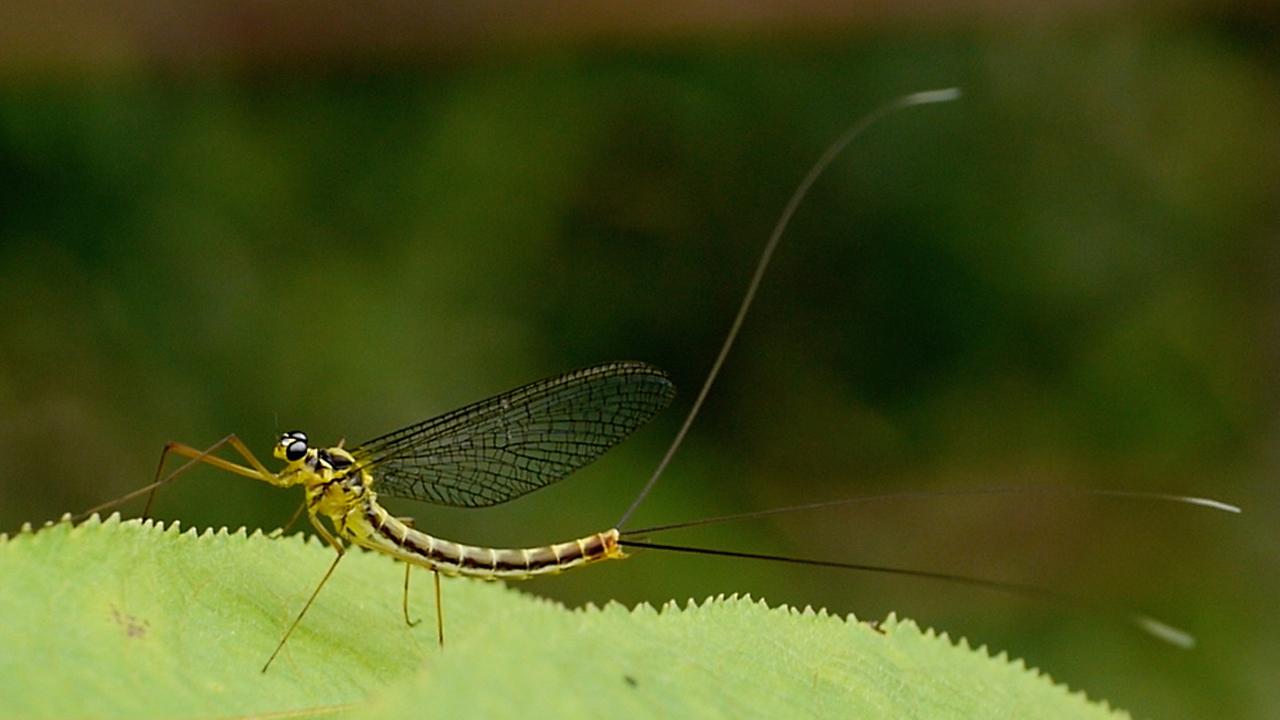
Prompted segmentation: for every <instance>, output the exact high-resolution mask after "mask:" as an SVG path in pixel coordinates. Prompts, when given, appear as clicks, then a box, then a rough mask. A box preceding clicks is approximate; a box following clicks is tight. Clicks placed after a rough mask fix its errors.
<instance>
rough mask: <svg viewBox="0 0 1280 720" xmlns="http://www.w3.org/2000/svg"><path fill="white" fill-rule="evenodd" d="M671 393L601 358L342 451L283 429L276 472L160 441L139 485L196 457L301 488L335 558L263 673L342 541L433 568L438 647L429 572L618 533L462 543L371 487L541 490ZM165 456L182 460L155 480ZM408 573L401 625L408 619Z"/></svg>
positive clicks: (652, 376)
mask: <svg viewBox="0 0 1280 720" xmlns="http://www.w3.org/2000/svg"><path fill="white" fill-rule="evenodd" d="M674 396H675V387H674V386H673V385H672V384H671V381H670V380H669V379H668V378H667V375H666V373H664V372H662V371H661V370H659V369H657V368H655V367H653V366H651V365H647V364H645V363H640V362H615V363H606V364H603V365H596V366H593V367H589V368H584V369H582V370H576V371H574V372H569V373H565V374H563V375H559V376H556V377H553V378H548V379H546V380H541V381H538V382H534V383H530V384H528V385H524V386H522V387H519V388H516V389H515V390H511V391H509V392H506V393H503V394H501V395H497V396H495V397H492V398H489V399H487V400H482V401H480V402H477V403H473V404H471V405H467V406H465V407H463V408H460V409H458V410H455V411H453V412H450V413H447V414H445V415H441V416H440V417H437V418H434V419H432V420H427V421H425V422H421V423H418V424H416V425H410V426H409V427H406V428H402V429H400V430H396V431H395V432H392V433H388V434H386V435H382V436H380V437H377V438H374V439H372V440H369V441H367V442H364V443H361V444H359V445H357V446H355V447H353V448H351V449H350V450H348V449H346V448H344V447H343V446H342V445H341V444H339V445H337V446H335V447H329V448H315V447H311V446H310V444H309V440H308V438H307V435H306V434H305V433H302V432H296V431H294V432H286V433H284V434H283V435H281V436H280V440H279V442H277V443H276V445H275V448H274V450H273V454H274V455H275V457H276V458H277V459H279V460H283V461H284V462H285V467H284V468H283V469H282V470H280V471H279V472H271V471H269V470H267V469H266V467H265V466H264V465H263V464H262V463H261V462H260V461H259V460H258V459H257V457H256V456H254V455H253V453H252V452H250V451H249V449H248V448H247V447H246V446H245V445H244V443H242V442H240V440H239V438H237V437H235V436H234V435H233V436H228V437H227V438H224V439H223V440H222V441H220V442H219V443H217V444H215V445H214V446H213V447H211V448H209V449H208V450H204V451H200V450H196V449H195V448H192V447H190V446H187V445H183V444H180V443H169V444H168V445H166V446H165V450H164V453H163V454H162V455H161V459H160V467H159V468H158V469H157V471H156V476H157V482H156V483H155V484H153V485H152V486H151V487H150V488H148V489H149V490H151V491H154V488H155V487H156V486H158V485H159V484H162V483H164V482H168V481H170V480H172V479H173V478H174V477H175V476H176V475H177V474H179V473H181V472H183V471H184V470H186V469H187V468H189V467H191V466H192V465H194V464H195V463H197V462H203V463H208V464H211V465H214V466H215V467H219V468H222V469H224V470H228V471H230V472H234V473H237V474H239V475H244V476H246V477H251V478H256V479H259V480H262V481H264V482H267V483H270V484H272V485H275V486H277V487H294V486H299V485H300V486H302V488H303V490H304V494H305V498H306V499H305V503H304V505H303V507H304V508H305V510H306V512H307V516H308V518H309V519H310V521H311V524H312V525H313V526H314V527H315V529H316V532H318V533H319V534H320V536H321V537H323V538H324V539H325V541H326V542H328V543H329V545H330V546H331V547H332V548H333V549H334V550H335V551H336V552H337V557H336V558H335V559H334V561H333V564H332V565H331V566H330V567H329V570H328V572H326V573H325V576H324V578H323V579H322V580H321V581H320V584H319V585H318V586H317V587H316V589H315V591H314V592H313V593H312V594H311V598H310V599H309V600H307V603H306V605H305V606H304V607H303V608H302V611H301V612H300V613H299V614H298V617H297V618H296V619H295V620H294V622H293V625H291V626H290V627H289V630H288V631H286V633H285V635H284V637H283V638H282V639H281V640H280V644H279V645H277V646H276V651H275V652H274V653H272V655H271V658H270V659H268V660H267V664H266V666H264V667H263V670H264V671H265V670H266V669H267V667H270V665H271V662H272V660H274V659H275V656H276V654H278V653H279V652H280V649H281V648H282V647H283V646H284V643H285V641H286V640H287V639H288V637H289V635H290V634H291V633H292V632H293V629H294V628H295V627H297V625H298V622H299V621H300V620H301V619H302V616H303V615H305V614H306V612H307V610H308V609H309V608H310V607H311V603H312V602H313V601H314V600H315V598H316V595H317V594H319V592H320V588H322V587H323V586H324V584H325V582H327V581H328V579H329V576H330V575H331V574H332V573H333V570H334V568H336V567H337V565H338V561H339V560H341V559H342V557H343V555H344V553H345V548H344V545H343V542H342V541H344V540H345V541H347V542H349V543H353V544H355V545H359V546H361V547H364V548H368V549H370V550H374V551H376V552H380V553H384V554H386V555H390V556H391V557H393V558H395V559H397V560H401V561H403V562H405V563H408V564H409V565H417V566H420V567H424V568H427V569H428V570H431V571H432V572H433V573H435V580H436V607H437V612H436V620H437V632H438V633H439V637H440V642H441V643H442V644H443V642H444V626H443V617H442V613H441V612H440V585H439V576H440V574H445V575H465V576H469V577H476V578H483V579H487V580H496V579H499V578H504V579H524V578H530V577H534V576H536V575H547V574H553V573H559V572H562V571H564V570H568V569H571V568H577V567H581V566H584V565H588V564H591V563H595V562H599V561H602V560H614V559H621V558H623V557H625V554H624V553H623V550H622V546H621V543H620V535H621V533H620V532H619V531H618V530H617V529H616V528H614V529H609V530H605V531H604V532H598V533H594V534H592V535H588V536H586V537H582V538H576V539H573V540H569V541H567V542H560V543H553V544H549V545H542V546H539V547H529V548H493V547H480V546H474V545H463V544H460V543H456V542H452V541H449V540H444V539H441V538H437V537H434V536H432V535H429V534H427V533H425V532H421V531H419V530H416V529H414V528H412V527H410V526H409V524H408V523H406V522H405V521H403V520H401V519H399V518H397V517H395V516H394V515H392V514H391V513H390V512H388V511H387V510H386V508H384V507H382V506H381V505H380V504H379V503H378V493H379V492H382V493H385V494H386V495H387V496H389V497H399V498H407V499H412V500H422V501H426V502H432V503H436V504H440V505H450V506H454V507H486V506H490V505H497V504H499V503H503V502H506V501H508V500H512V499H514V498H517V497H520V496H522V495H526V494H528V493H531V492H533V491H535V490H538V489H540V488H543V487H546V486H547V485H550V484H552V483H554V482H556V481H557V480H560V479H562V478H564V477H566V476H568V475H570V474H571V473H573V471H575V470H577V469H578V468H581V467H582V466H584V465H586V464H588V463H590V462H591V461H593V460H595V459H596V458H597V457H599V456H600V455H601V454H603V453H604V452H605V451H606V450H608V449H609V448H610V447H612V446H613V445H615V444H616V443H618V442H620V441H621V440H622V439H624V438H626V437H627V436H628V435H630V434H631V433H632V432H633V431H634V430H636V429H637V428H639V427H640V426H641V425H643V424H645V423H646V422H648V421H649V420H650V419H651V418H652V417H653V416H654V415H656V414H657V413H658V412H659V411H660V410H662V409H663V408H665V407H666V406H667V405H668V404H670V402H671V399H672V398H673V397H674ZM223 445H230V446H231V447H232V448H234V449H235V450H236V451H237V452H239V453H240V455H241V456H242V457H243V458H244V459H245V460H246V461H247V462H248V463H249V466H245V465H240V464H237V463H233V462H230V461H228V460H226V459H223V458H221V457H218V456H217V455H214V454H213V453H214V452H215V451H216V450H218V449H219V448H220V447H222V446H223ZM170 452H172V453H175V454H178V455H182V456H185V457H188V458H190V459H191V460H190V462H188V463H187V464H186V465H184V466H183V467H181V468H178V470H176V471H175V472H174V473H171V474H170V475H169V476H167V477H164V478H161V474H162V472H163V470H164V464H165V459H166V458H167V456H168V454H169V453H170ZM126 497H128V496H126ZM122 499H124V498H122ZM149 508H150V502H148V509H149ZM145 513H146V511H144V514H145ZM326 522H327V523H328V527H326V524H325V523H326ZM407 571H408V568H406V575H405V596H406V599H405V605H404V607H405V621H406V622H408V623H409V624H410V625H413V624H415V623H414V622H413V621H410V620H409V616H408V599H407V598H408V589H409V576H408V572H407Z"/></svg>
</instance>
